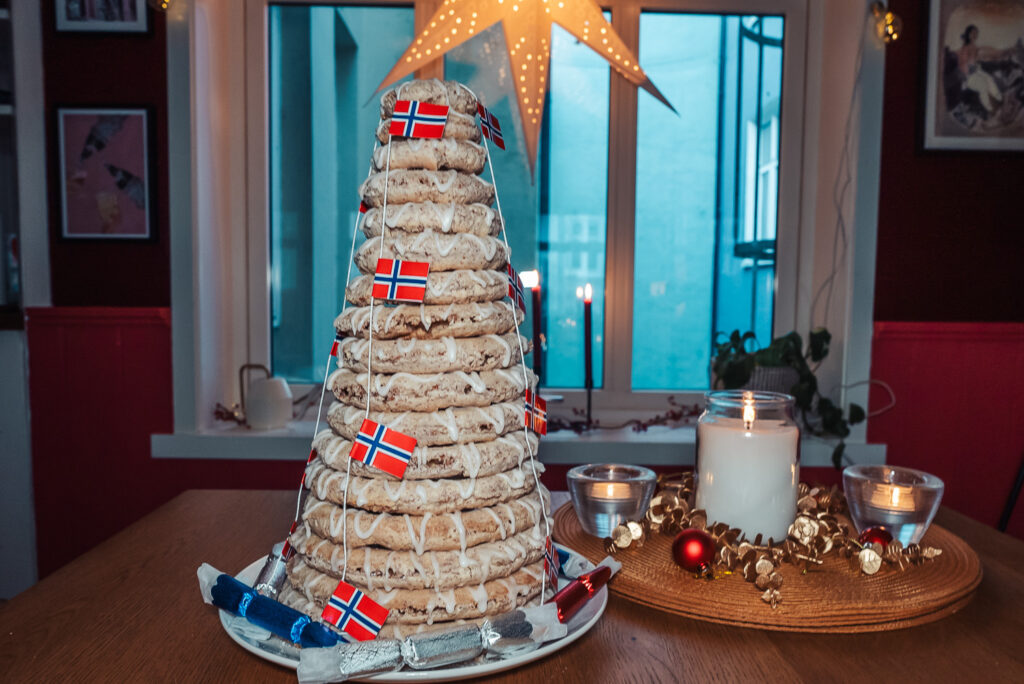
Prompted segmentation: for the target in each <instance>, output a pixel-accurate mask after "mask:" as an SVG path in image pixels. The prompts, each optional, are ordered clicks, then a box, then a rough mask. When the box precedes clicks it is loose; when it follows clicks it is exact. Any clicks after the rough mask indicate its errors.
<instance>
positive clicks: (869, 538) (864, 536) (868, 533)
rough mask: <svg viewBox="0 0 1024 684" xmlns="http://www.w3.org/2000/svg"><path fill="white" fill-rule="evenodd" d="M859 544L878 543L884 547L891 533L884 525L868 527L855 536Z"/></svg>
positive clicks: (890, 538) (890, 539)
mask: <svg viewBox="0 0 1024 684" xmlns="http://www.w3.org/2000/svg"><path fill="white" fill-rule="evenodd" d="M857 541H859V542H860V543H861V544H864V545H865V546H866V545H868V544H880V545H881V546H882V548H883V549H884V548H885V547H887V546H888V545H889V542H891V541H892V535H891V534H889V532H888V530H886V529H885V528H884V527H869V528H867V529H866V530H864V531H863V532H861V533H860V537H858V538H857Z"/></svg>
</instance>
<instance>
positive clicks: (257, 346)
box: [168, 0, 884, 443]
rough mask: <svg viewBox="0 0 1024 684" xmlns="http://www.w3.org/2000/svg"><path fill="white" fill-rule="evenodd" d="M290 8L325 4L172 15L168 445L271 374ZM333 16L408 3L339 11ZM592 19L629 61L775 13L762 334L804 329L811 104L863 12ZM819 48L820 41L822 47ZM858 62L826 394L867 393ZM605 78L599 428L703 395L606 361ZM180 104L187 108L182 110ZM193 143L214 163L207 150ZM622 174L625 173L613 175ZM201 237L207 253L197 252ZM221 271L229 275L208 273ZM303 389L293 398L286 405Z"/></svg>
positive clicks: (612, 181)
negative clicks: (664, 40) (271, 60)
mask: <svg viewBox="0 0 1024 684" xmlns="http://www.w3.org/2000/svg"><path fill="white" fill-rule="evenodd" d="M285 3H287V4H323V3H310V2H308V0H274V3H271V2H269V0H191V2H189V3H180V4H179V5H177V6H176V7H175V8H174V9H172V11H171V13H170V14H169V17H168V72H169V73H168V90H169V103H170V106H169V136H170V138H171V141H172V142H171V148H170V154H169V157H170V160H169V163H170V174H171V196H172V203H171V204H172V208H171V214H172V216H171V221H172V225H173V226H175V227H176V228H175V229H174V230H172V248H171V251H172V302H173V304H174V306H173V308H172V326H173V329H172V332H173V337H174V368H175V380H174V382H175V387H174V396H175V432H194V431H199V432H202V431H205V430H213V429H216V426H215V425H214V421H213V419H212V415H211V414H212V411H211V410H210V409H211V408H212V406H213V403H215V401H221V402H229V401H232V400H237V388H236V387H235V382H236V380H235V378H236V377H237V376H236V375H235V371H236V369H237V368H238V367H239V366H240V365H241V364H242V363H245V362H251V363H265V364H266V363H268V362H269V360H270V353H269V352H270V342H269V341H270V307H269V296H270V292H269V287H270V278H269V274H268V271H269V259H268V257H269V248H268V245H269V224H268V220H267V219H268V212H269V208H268V206H267V202H266V198H267V194H266V192H267V188H268V187H269V165H268V156H267V151H268V149H267V148H268V139H267V132H268V131H267V123H268V119H267V90H268V88H267V71H266V70H267V53H268V50H267V31H268V21H267V16H268V15H267V11H266V10H267V7H268V5H270V4H285ZM328 4H329V3H328ZM337 4H339V5H389V6H390V5H399V6H409V4H410V3H409V2H408V1H396V0H348V1H347V2H343V3H337ZM437 4H438V3H437V2H436V0H417V1H416V2H415V3H414V7H415V10H416V15H417V26H419V22H420V21H422V18H423V17H425V16H429V14H430V12H431V11H432V9H433V8H434V7H436V5H437ZM602 5H603V6H604V7H605V8H606V9H610V10H611V11H612V25H613V26H614V27H615V29H616V31H617V32H618V33H619V35H620V36H622V37H623V39H624V40H625V42H626V43H627V45H629V46H630V48H632V49H633V50H636V49H637V47H638V45H637V43H638V38H639V17H640V13H641V11H661V12H678V13H714V14H722V13H727V12H728V13H739V14H783V15H785V17H786V29H785V45H784V53H783V54H784V62H783V83H784V86H783V104H782V117H781V120H780V125H781V136H782V147H781V150H780V160H779V162H780V168H781V169H782V170H786V173H785V174H780V178H779V209H778V211H779V214H778V216H779V219H778V242H777V251H776V253H777V261H776V269H777V275H776V278H777V287H776V294H775V316H774V322H773V332H774V334H779V333H781V332H786V331H788V330H791V329H796V330H799V331H806V330H808V329H809V328H810V324H811V315H812V312H811V304H812V299H813V294H814V292H815V291H816V290H817V288H818V287H820V284H821V283H822V282H823V281H824V280H825V279H826V278H827V276H828V271H827V266H828V263H829V255H830V245H831V235H832V233H833V232H834V226H835V218H834V213H833V214H830V212H829V209H830V208H829V207H826V204H827V202H826V201H825V198H826V197H827V196H828V194H827V191H826V190H825V189H824V186H825V184H826V183H825V182H823V183H822V186H823V187H822V188H819V187H818V182H817V177H818V174H819V167H821V168H823V169H825V170H824V171H822V172H821V173H822V176H823V178H825V179H830V178H832V177H833V176H834V171H833V168H832V166H833V163H835V162H836V160H837V159H838V155H836V154H835V150H834V149H829V150H825V151H821V150H819V149H818V145H817V143H818V137H819V133H827V134H828V135H833V136H835V135H840V134H841V132H842V131H841V126H840V125H838V124H837V121H836V119H837V117H836V116H835V114H834V113H832V112H825V111H823V110H826V109H827V108H826V107H825V106H823V104H822V100H823V99H824V98H825V97H826V96H828V97H835V96H837V95H839V96H840V97H843V98H849V97H850V96H851V95H850V93H851V91H852V90H854V89H853V87H852V74H850V75H849V76H848V77H847V80H848V81H850V82H849V83H846V82H845V81H844V82H842V83H840V84H838V85H830V84H828V83H825V82H824V78H823V74H824V73H825V72H826V71H828V70H829V69H835V70H837V73H838V70H839V68H840V66H841V67H842V70H843V71H846V70H847V69H848V67H847V66H845V62H844V59H847V55H846V54H845V53H841V52H840V49H842V50H846V51H849V50H850V49H851V47H850V43H851V36H853V39H854V40H853V50H854V51H856V41H855V38H856V35H857V34H859V32H860V27H859V24H856V26H854V28H853V29H852V30H851V29H850V28H848V27H850V26H851V17H855V18H857V19H858V20H859V19H861V18H863V12H862V10H863V8H862V7H860V6H856V7H851V8H843V9H835V8H832V9H825V8H823V7H822V6H821V5H820V4H817V3H813V2H812V1H811V0H773V1H772V2H770V3H768V2H763V1H761V0H732V1H731V2H729V3H728V4H727V5H724V6H723V5H722V4H721V3H720V0H606V1H605V2H603V3H602ZM239 16H242V17H243V18H244V27H245V30H244V31H237V27H238V23H239V22H238V17H239ZM204 31H206V32H207V33H206V38H205V40H204V37H203V32H204ZM837 31H838V32H841V34H837V33H836V32H837ZM826 34H827V35H829V40H828V41H826V40H824V36H825V35H826ZM837 35H838V39H837ZM809 36H811V37H813V39H812V38H809ZM213 37H216V38H217V40H213ZM837 45H842V48H840V47H837ZM865 53H866V54H865V64H864V67H863V68H862V74H864V76H862V79H863V84H862V85H861V95H860V102H859V108H860V110H861V115H860V119H859V120H858V121H857V122H856V124H857V125H856V126H855V135H856V136H857V138H856V140H855V142H854V151H855V152H857V153H859V154H858V155H857V160H856V164H855V169H854V173H855V175H856V176H857V179H858V180H862V181H866V182H863V184H862V183H858V184H856V191H855V194H854V197H853V199H852V200H851V204H852V205H853V208H854V215H853V216H852V217H850V218H848V219H847V224H848V226H852V228H853V231H852V232H853V236H852V238H851V240H850V243H851V247H850V251H849V253H848V254H847V257H846V261H845V262H844V263H843V269H844V271H843V272H842V273H841V274H840V276H841V279H843V278H845V282H840V284H839V289H838V292H837V295H836V302H837V303H836V305H835V312H834V314H833V315H832V316H830V317H829V320H828V321H827V324H828V325H829V327H830V329H831V330H832V331H833V334H834V341H833V354H832V357H831V358H830V364H827V366H826V367H823V369H822V373H820V375H824V378H823V382H822V387H823V389H826V390H827V389H829V388H830V387H833V384H834V385H835V386H838V385H839V384H840V383H844V382H855V381H858V380H864V379H867V377H868V372H869V368H870V342H871V334H870V323H871V320H872V303H873V302H872V299H873V288H874V245H875V232H876V228H877V191H878V188H877V182H878V174H879V167H878V157H879V150H878V140H877V137H872V136H877V131H878V129H880V121H881V84H882V74H883V59H884V57H883V54H884V53H880V54H875V53H873V52H871V51H868V50H865ZM183 57H185V58H184V59H183ZM825 59H831V62H830V64H829V65H828V66H827V67H823V66H822V64H821V62H822V61H823V60H825ZM837 64H838V65H839V66H837ZM211 66H212V67H215V68H212V69H210V68H209V67H211ZM204 71H208V72H209V73H208V74H204V73H203V72H204ZM435 73H436V71H435ZM431 75H433V74H431ZM203 76H207V77H208V79H209V81H210V82H209V83H207V84H206V87H205V89H204V88H203V87H202V86H201V84H199V83H197V77H198V78H200V79H201V78H202V77H203ZM610 79H611V83H610V119H609V122H610V123H609V126H610V130H609V166H608V168H609V172H608V173H609V178H608V205H607V207H606V212H607V225H608V226H629V227H630V229H629V230H625V229H622V228H619V229H618V230H611V231H609V232H608V235H607V241H606V250H607V257H606V282H607V283H609V292H608V293H607V297H606V314H605V315H606V330H605V354H604V378H605V383H604V384H605V386H604V388H602V389H600V390H595V391H594V393H593V406H594V411H595V413H596V414H597V416H599V417H600V418H601V419H602V421H603V422H606V423H612V422H615V421H616V420H618V419H620V418H632V417H637V416H638V415H649V414H650V413H651V412H652V411H654V410H659V411H660V410H663V409H664V408H665V406H666V401H667V399H668V397H669V396H675V397H676V399H677V400H679V401H685V402H688V403H696V402H699V401H700V400H701V392H699V391H697V392H662V391H633V390H632V388H631V371H632V364H631V363H615V361H614V359H620V358H629V359H631V358H632V319H633V316H632V288H633V258H634V253H633V240H634V235H633V230H632V226H633V223H634V217H635V182H636V177H635V164H636V124H637V96H638V93H637V89H636V88H635V87H633V86H632V85H631V84H629V83H628V82H627V81H625V79H623V78H621V77H619V76H617V75H616V74H614V73H612V74H611V75H610ZM218 85H220V86H223V87H221V88H218ZM200 91H202V92H200ZM826 91H827V92H826ZM186 93H187V95H188V97H182V95H183V94H186ZM204 97H205V98H207V99H206V100H204ZM232 115H233V116H234V118H235V119H238V120H241V121H242V122H243V123H244V125H243V126H241V127H240V128H241V129H242V132H241V133H240V134H239V133H237V132H236V134H233V135H229V136H224V139H222V138H216V137H209V136H208V137H206V138H205V139H204V137H203V135H202V134H201V129H202V126H203V124H204V122H205V123H206V125H208V126H209V124H210V122H211V121H213V122H215V123H216V122H217V120H218V119H219V118H220V119H222V121H221V122H223V120H228V119H231V118H232ZM840 123H841V122H840ZM211 128H212V126H211ZM823 137H824V136H823ZM239 138H241V139H239ZM204 144H209V145H210V146H211V150H209V151H208V152H207V151H204V150H202V147H203V145H204ZM204 155H206V157H205V158H204ZM624 168H625V169H630V173H616V171H615V170H617V169H624ZM225 170H226V171H227V172H229V175H230V177H229V178H227V179H225V178H224V177H223V173H222V172H224V171H225ZM204 172H205V173H207V174H208V176H209V179H210V180H212V181H215V182H218V183H220V185H221V186H222V187H223V188H224V189H226V190H227V197H226V199H224V200H221V202H222V205H221V206H215V207H213V209H214V210H211V209H210V207H209V206H207V204H209V202H211V200H210V198H209V197H207V198H206V199H205V200H204V197H203V196H204V194H205V195H210V194H212V193H215V192H216V188H214V187H209V188H208V187H204V175H203V174H204ZM214 172H218V174H219V175H218V174H215V173H214ZM204 202H206V204H204ZM218 210H219V213H218ZM214 226H215V227H214ZM211 230H212V232H213V233H214V234H215V237H214V238H213V242H214V243H216V244H215V246H216V247H217V248H218V249H216V250H214V251H213V253H211V254H208V253H207V252H208V250H207V249H206V247H207V246H208V245H209V243H210V241H211V238H210V236H209V232H210V231H211ZM218 269H222V270H224V271H225V272H224V273H216V271H217V270H218ZM212 281H218V283H217V284H218V286H217V287H215V291H214V292H212V293H211V292H210V291H209V286H208V283H210V282H212ZM227 283H230V286H229V285H228V284H227ZM612 284H620V285H621V286H618V287H615V286H613V285H612ZM240 292H241V293H243V294H242V296H241V297H239V294H240ZM238 301H245V302H246V305H245V307H238V306H237V302H238ZM615 322H625V323H626V325H615V324H614V323H615ZM815 322H816V323H820V321H815ZM865 322H866V323H867V328H866V329H865V328H864V326H863V324H864V323H865ZM858 325H860V326H861V327H859V328H858V327H857V326H858ZM311 387H312V385H305V386H303V385H295V386H293V391H295V392H296V393H299V392H302V391H304V390H306V389H309V388H311ZM548 392H549V393H552V394H560V395H561V397H562V400H563V402H564V403H563V404H562V407H561V408H559V407H558V406H555V407H553V409H554V410H555V412H556V413H557V412H563V411H564V412H568V410H569V409H571V408H581V407H582V406H583V405H584V402H585V392H583V391H582V390H575V389H572V390H570V389H564V388H561V389H560V388H549V389H548ZM842 394H843V398H842V400H843V401H844V402H845V401H851V400H853V401H859V402H861V403H864V404H865V405H866V399H867V388H866V387H861V388H852V389H850V390H847V391H843V392H842ZM864 429H865V426H863V425H861V426H857V427H856V429H855V430H854V433H853V434H852V435H851V437H850V438H849V439H848V440H847V441H848V442H851V443H852V442H858V441H860V442H863V441H864Z"/></svg>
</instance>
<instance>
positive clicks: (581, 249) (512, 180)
mask: <svg viewBox="0 0 1024 684" xmlns="http://www.w3.org/2000/svg"><path fill="white" fill-rule="evenodd" d="M605 16H606V18H609V19H610V15H609V14H608V13H606V14H605ZM505 49H506V47H505V37H504V34H503V33H502V31H501V29H500V27H497V26H495V27H492V28H490V29H488V30H487V31H484V32H482V33H481V34H480V35H479V36H477V37H475V38H473V39H472V40H469V41H467V42H466V43H465V44H463V45H461V46H459V47H457V48H455V49H454V50H452V51H451V52H449V53H448V55H447V56H446V59H445V77H446V78H449V79H453V80H456V81H460V82H462V83H465V84H466V85H468V86H469V87H470V88H471V89H472V90H473V92H475V93H476V94H477V96H478V97H479V98H480V99H481V100H482V101H483V102H484V103H485V104H486V106H487V107H488V109H490V110H492V111H493V112H494V113H495V115H496V116H497V117H498V118H499V120H500V121H501V124H502V130H503V131H504V133H505V142H506V144H507V146H508V150H507V151H506V152H500V151H496V150H494V148H492V152H493V153H494V154H493V160H494V173H495V178H496V181H497V186H498V191H499V194H500V198H501V209H502V212H503V214H504V216H505V221H506V225H507V226H508V239H509V243H510V246H511V247H512V263H513V265H514V266H515V267H516V269H517V270H519V271H524V270H529V269H532V268H537V269H539V270H540V272H541V294H542V297H543V302H542V305H541V309H542V312H543V317H542V318H543V322H542V328H543V331H544V333H545V337H546V342H547V343H546V347H547V351H546V352H545V356H544V363H543V371H542V378H541V383H542V384H543V385H544V386H547V387H566V388H578V387H583V304H582V302H581V301H580V300H578V299H577V298H576V288H577V287H580V286H582V285H584V284H586V283H590V284H591V285H592V286H593V288H594V303H593V316H594V320H593V324H594V347H593V356H594V360H593V363H594V385H595V387H600V386H601V385H602V378H603V375H602V365H603V359H604V355H603V349H604V268H605V260H604V251H605V216H606V214H607V209H606V206H607V194H608V193H607V187H608V87H609V74H608V63H607V62H606V61H604V60H603V59H602V58H601V57H599V56H598V55H596V54H595V53H594V52H593V51H592V50H591V49H590V48H588V47H586V46H585V45H581V44H579V43H578V42H577V41H576V39H575V38H573V37H572V36H571V35H570V34H568V33H566V32H565V31H564V30H562V29H561V28H559V27H558V26H554V27H552V41H551V61H550V66H549V72H550V74H551V76H550V91H549V93H548V99H547V106H546V109H545V113H544V127H543V130H542V133H541V142H540V151H539V153H538V156H537V167H538V168H537V170H536V172H535V177H536V179H537V181H536V183H534V182H533V181H532V180H531V178H530V172H529V168H528V166H527V163H526V151H525V148H524V147H523V141H522V139H521V138H522V135H521V133H520V129H519V110H518V105H517V102H516V100H515V99H514V98H513V97H512V93H513V90H512V88H513V84H512V82H511V80H509V77H508V74H509V68H508V59H507V56H506V53H505ZM481 65H483V66H481ZM485 173H486V172H485ZM488 180H489V178H488ZM538 216H539V220H538ZM531 306H532V305H531ZM521 330H522V333H523V334H524V335H526V336H527V337H531V336H532V333H533V328H532V316H527V317H526V322H525V324H524V325H523V326H522V328H521ZM533 353H534V354H536V353H537V352H536V351H534V352H533Z"/></svg>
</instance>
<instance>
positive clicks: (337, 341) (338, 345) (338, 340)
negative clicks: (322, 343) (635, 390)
mask: <svg viewBox="0 0 1024 684" xmlns="http://www.w3.org/2000/svg"><path fill="white" fill-rule="evenodd" d="M344 339H345V338H344V337H342V336H341V333H338V334H336V335H335V336H334V344H332V345H331V356H337V355H338V352H339V351H340V350H341V341H342V340H344Z"/></svg>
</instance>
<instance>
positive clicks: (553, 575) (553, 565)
mask: <svg viewBox="0 0 1024 684" xmlns="http://www.w3.org/2000/svg"><path fill="white" fill-rule="evenodd" d="M561 568H562V564H561V562H560V559H559V558H558V551H557V550H555V545H554V544H553V543H551V537H548V538H547V540H545V542H544V572H545V573H547V576H548V584H549V585H551V588H552V589H558V571H559V570H561Z"/></svg>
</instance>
